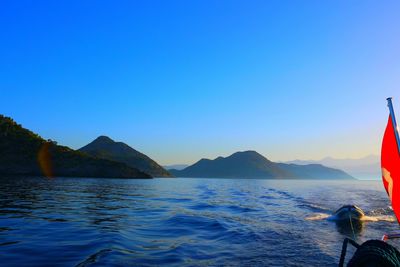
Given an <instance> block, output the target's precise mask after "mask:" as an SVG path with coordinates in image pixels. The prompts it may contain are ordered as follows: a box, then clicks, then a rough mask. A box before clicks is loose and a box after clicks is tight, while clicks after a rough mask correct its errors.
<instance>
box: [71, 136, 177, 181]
mask: <svg viewBox="0 0 400 267" xmlns="http://www.w3.org/2000/svg"><path fill="white" fill-rule="evenodd" d="M78 151H81V152H84V153H87V154H89V155H91V156H94V157H96V158H103V159H108V160H113V161H118V162H123V163H125V164H126V165H128V166H130V167H132V168H136V169H139V170H141V171H143V172H145V173H148V174H150V175H151V176H153V177H172V175H171V174H170V173H169V172H168V171H167V170H165V169H164V168H163V167H161V166H160V165H158V164H157V162H155V161H154V160H152V159H151V158H149V157H148V156H146V155H145V154H142V153H140V152H139V151H136V150H135V149H133V148H132V147H130V146H128V145H127V144H125V143H122V142H115V141H114V140H112V139H111V138H109V137H107V136H99V137H98V138H97V139H95V140H94V141H93V142H91V143H90V144H88V145H86V146H84V147H82V148H80V149H79V150H78Z"/></svg>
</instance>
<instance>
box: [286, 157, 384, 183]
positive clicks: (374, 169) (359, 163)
mask: <svg viewBox="0 0 400 267" xmlns="http://www.w3.org/2000/svg"><path fill="white" fill-rule="evenodd" d="M285 163H294V164H298V165H305V164H322V165H325V166H329V167H332V168H338V169H341V170H344V171H345V172H347V173H349V174H350V175H352V176H354V177H357V178H360V179H380V178H381V166H380V157H379V156H376V155H369V156H366V157H363V158H358V159H335V158H332V157H326V158H323V159H321V160H293V161H289V162H285Z"/></svg>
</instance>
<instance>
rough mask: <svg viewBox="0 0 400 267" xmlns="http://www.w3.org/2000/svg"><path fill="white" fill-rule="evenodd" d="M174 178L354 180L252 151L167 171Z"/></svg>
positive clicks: (345, 175) (340, 174) (320, 167)
mask: <svg viewBox="0 0 400 267" xmlns="http://www.w3.org/2000/svg"><path fill="white" fill-rule="evenodd" d="M170 171H171V173H172V174H174V175H175V176H177V177H204V178H207V177H218V178H270V179H272V178H304V179H353V177H351V176H350V175H348V174H347V173H345V172H343V171H341V170H337V169H333V168H328V167H325V166H322V165H320V164H310V165H305V166H304V165H296V164H285V163H275V162H272V161H270V160H268V159H267V158H265V157H264V156H262V155H260V154H259V153H257V152H255V151H245V152H236V153H234V154H232V155H231V156H229V157H226V158H224V157H218V158H216V159H214V160H209V159H201V160H200V161H198V162H196V163H195V164H193V165H191V166H189V167H187V168H185V169H183V170H170Z"/></svg>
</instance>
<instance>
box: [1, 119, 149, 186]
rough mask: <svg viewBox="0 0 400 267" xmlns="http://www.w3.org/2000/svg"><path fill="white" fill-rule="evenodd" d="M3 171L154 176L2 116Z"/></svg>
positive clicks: (112, 176) (17, 173) (61, 174)
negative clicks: (31, 129) (70, 144)
mask: <svg viewBox="0 0 400 267" xmlns="http://www.w3.org/2000/svg"><path fill="white" fill-rule="evenodd" d="M0 151H1V153H0V174H2V175H33V176H41V175H45V176H75V177H110V178H151V176H150V175H148V174H146V173H143V172H141V171H139V170H137V169H135V168H132V167H129V166H127V165H126V164H124V163H120V162H114V161H111V160H105V159H97V158H94V157H91V156H89V155H86V154H84V153H82V152H79V151H75V150H72V149H70V148H68V147H66V146H59V145H57V143H56V142H54V141H52V140H44V139H43V138H42V137H40V136H39V135H37V134H35V133H33V132H32V131H29V130H27V129H25V128H23V127H22V126H21V125H19V124H17V123H16V122H15V121H14V120H12V119H11V118H9V117H5V116H3V115H0Z"/></svg>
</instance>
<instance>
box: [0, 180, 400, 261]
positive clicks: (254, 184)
mask: <svg viewBox="0 0 400 267" xmlns="http://www.w3.org/2000/svg"><path fill="white" fill-rule="evenodd" d="M0 182H1V184H0V264H1V265H3V266H159V265H170V266H226V265H228V266H337V263H338V260H339V254H340V249H341V244H342V241H343V238H344V237H346V236H350V237H353V232H352V231H351V229H349V228H348V227H343V226H339V225H336V223H335V222H332V221H328V220H326V219H320V220H310V219H309V218H310V217H311V218H313V217H316V218H318V215H319V214H330V213H332V212H333V211H335V210H336V209H337V208H339V207H340V206H341V205H343V204H356V205H358V206H360V207H361V208H362V209H363V210H364V211H365V212H366V213H367V215H370V216H372V217H375V218H377V220H376V221H371V222H365V223H363V224H362V225H357V226H355V233H354V234H355V237H356V239H357V241H358V242H362V241H365V240H367V239H371V238H380V237H381V236H382V234H383V233H384V232H388V231H391V230H397V229H398V228H399V227H398V225H397V223H394V222H388V221H385V220H380V219H379V218H380V216H382V215H383V216H386V217H387V216H388V215H389V216H391V215H392V211H391V210H390V208H389V202H388V198H387V196H386V193H385V192H384V191H383V187H382V184H381V182H379V181H307V180H303V181H295V180H284V181H276V180H246V179H238V180H231V179H184V178H179V179H178V178H177V179H153V180H122V179H81V178H56V179H52V180H48V179H40V178H26V179H20V178H19V179H15V178H14V179H6V178H4V179H1V180H0ZM322 217H323V216H322ZM394 244H395V245H396V246H398V245H399V244H396V243H394ZM398 247H400V246H398Z"/></svg>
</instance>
